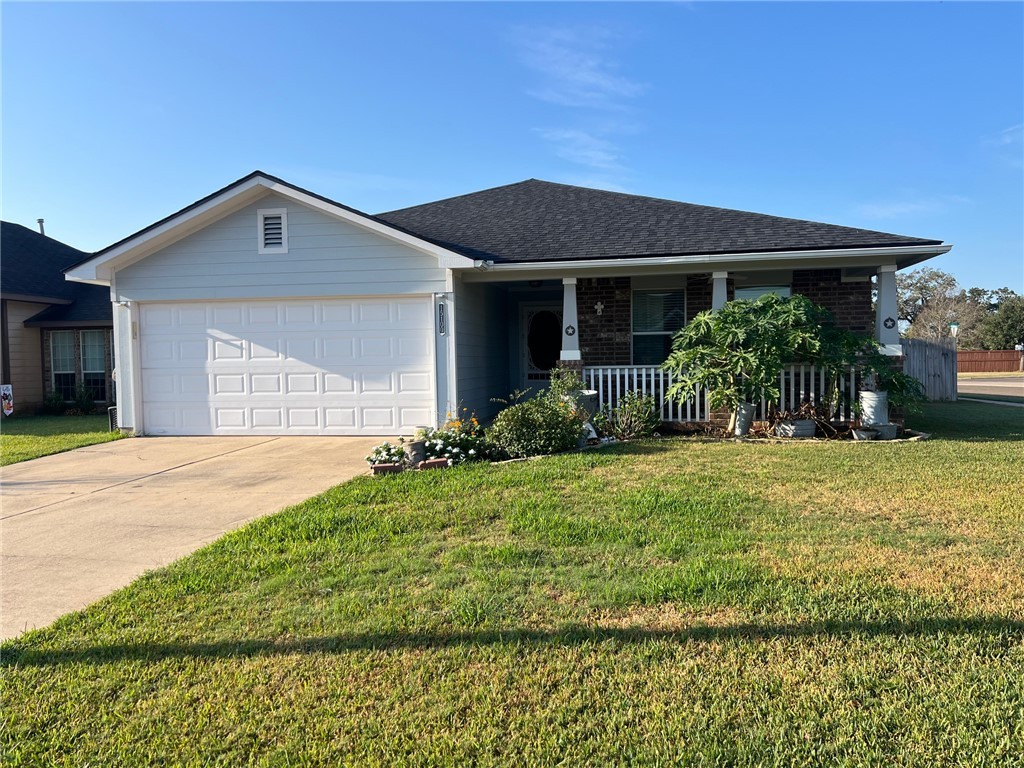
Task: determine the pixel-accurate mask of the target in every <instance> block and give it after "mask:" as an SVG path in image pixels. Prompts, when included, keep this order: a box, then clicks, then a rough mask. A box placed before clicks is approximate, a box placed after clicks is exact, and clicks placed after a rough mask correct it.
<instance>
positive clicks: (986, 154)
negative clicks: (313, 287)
mask: <svg viewBox="0 0 1024 768" xmlns="http://www.w3.org/2000/svg"><path fill="white" fill-rule="evenodd" d="M1022 29H1024V5H1021V4H1020V3H992V4H983V3H941V4H939V3H908V4H897V3H856V4H845V3H843V4H840V3H792V4H777V3H754V4H744V3H714V4H711V3H691V4H679V3H651V4H635V3H600V4H582V3H568V4H549V3H513V4H483V3H479V4H469V3H462V4H440V3H418V4H397V3H394V4H375V5H369V4H365V5H364V4H355V3H313V4H298V3H289V4H273V3H228V4H199V3H173V4H155V3H149V4H127V3H115V4H91V3H81V4H43V3H32V4H27V3H25V4H23V3H4V4H3V6H2V35H3V37H2V43H3V54H2V56H3V58H2V64H3V97H2V98H3V102H2V106H3V144H2V152H3V158H2V159H3V170H2V174H3V178H2V192H3V199H2V213H3V218H4V219H5V220H8V221H17V222H19V223H23V224H26V225H29V226H34V222H35V220H36V219H37V218H39V217H45V218H46V222H47V234H49V235H51V236H53V237H56V238H58V239H60V240H63V241H64V242H67V243H69V244H70V245H73V246H75V247H78V248H82V249H83V250H95V249H98V248H100V247H103V246H105V245H108V244H110V243H111V242H113V241H115V240H118V239H120V238H122V237H124V236H125V235H128V234H130V233H131V232H134V231H135V230H137V229H140V228H142V227H144V226H146V225H148V224H150V223H152V222H153V221H156V220H157V219H159V218H162V217H163V216H165V215H167V214H169V213H171V212H173V211H175V210H177V209H178V208H180V207H182V206H184V205H187V204H188V203H190V202H192V201H194V200H196V199H198V198H200V197H203V196H205V195H206V194H208V193H210V192H212V191H214V190H215V189H217V188H219V187H221V186H224V185H225V184H227V183H229V182H231V181H233V180H235V179H236V178H239V177H241V176H243V175H245V174H246V173H248V172H250V171H252V170H254V169H256V168H259V169H261V170H264V171H267V172H269V173H273V174H276V175H279V176H281V177H283V178H285V179H287V180H288V181H291V182H293V183H295V184H298V185H300V186H303V187H307V188H309V189H311V190H313V191H315V192H317V193H320V194H323V195H326V196H328V197H331V198H334V199H336V200H339V201H341V202H343V203H346V204H348V205H351V206H354V207H356V208H359V209H361V210H364V211H367V212H371V213H375V212H380V211H384V210H390V209H393V208H399V207H402V206H406V205H413V204H416V203H420V202H426V201H429V200H434V199H439V198H442V197H448V196H451V195H457V194H462V193H465V192H470V191H475V190H478V189H483V188H486V187H490V186H496V185H500V184H506V183H510V182H514V181H519V180H522V179H525V178H530V177H535V178H541V179H547V180H551V181H560V182H566V183H571V184H583V185H587V186H600V187H605V188H609V189H618V190H622V191H626V192H633V193H637V194H645V195H652V196H657V197H667V198H672V199H676V200H685V201H688V202H694V203H703V204H707V205H717V206H723V207H727V208H739V209H744V210H752V211H760V212H763V213H771V214H777V215H782V216H792V217H796V218H806V219H814V220H819V221H828V222H832V223H836V224H846V225H850V226H858V227H867V228H870V229H878V230H882V231H888V232H897V233H901V234H908V235H915V236H920V237H929V238H938V239H943V240H946V241H947V242H952V243H953V244H954V245H955V247H954V250H953V252H952V253H950V254H948V255H946V256H943V257H940V258H938V259H935V260H932V261H931V262H930V264H931V265H933V266H936V267H938V268H941V269H945V270H948V271H950V272H952V273H953V274H955V275H956V277H957V278H958V280H959V281H960V282H961V284H962V285H964V286H974V285H977V286H982V287H987V288H994V287H999V286H1002V285H1009V286H1010V287H1011V288H1014V289H1015V290H1017V291H1018V292H1022V291H1024V169H1022V165H1024V163H1022V159H1024V149H1022V143H1021V139H1022V123H1024V35H1022Z"/></svg>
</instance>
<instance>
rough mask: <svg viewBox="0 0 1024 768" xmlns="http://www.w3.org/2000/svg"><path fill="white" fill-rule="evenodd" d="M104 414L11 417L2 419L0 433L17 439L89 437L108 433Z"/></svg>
mask: <svg viewBox="0 0 1024 768" xmlns="http://www.w3.org/2000/svg"><path fill="white" fill-rule="evenodd" d="M108 424H109V422H108V419H107V416H106V415H105V414H100V415H90V416H13V417H9V418H4V419H3V423H2V425H0V431H2V432H3V433H4V434H7V435H18V436H19V437H54V436H58V435H91V434H95V433H97V432H104V433H105V432H109V431H110V430H109V429H108Z"/></svg>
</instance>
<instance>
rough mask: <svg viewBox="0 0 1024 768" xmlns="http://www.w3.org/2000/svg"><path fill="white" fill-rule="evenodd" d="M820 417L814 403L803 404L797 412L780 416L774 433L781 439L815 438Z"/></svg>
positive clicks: (784, 412)
mask: <svg viewBox="0 0 1024 768" xmlns="http://www.w3.org/2000/svg"><path fill="white" fill-rule="evenodd" d="M818 416H819V415H818V412H817V409H816V408H815V407H814V405H813V404H812V403H803V404H801V405H800V407H799V408H797V409H796V410H793V411H782V412H781V413H780V414H778V416H777V417H776V421H775V429H774V432H775V434H776V435H777V436H779V437H814V435H815V434H816V433H817V431H818Z"/></svg>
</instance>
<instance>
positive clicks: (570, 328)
mask: <svg viewBox="0 0 1024 768" xmlns="http://www.w3.org/2000/svg"><path fill="white" fill-rule="evenodd" d="M565 335H566V336H575V335H576V326H574V325H567V326H565Z"/></svg>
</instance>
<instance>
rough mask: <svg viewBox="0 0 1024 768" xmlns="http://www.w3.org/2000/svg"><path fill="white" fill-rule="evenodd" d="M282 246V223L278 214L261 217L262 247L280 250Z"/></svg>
mask: <svg viewBox="0 0 1024 768" xmlns="http://www.w3.org/2000/svg"><path fill="white" fill-rule="evenodd" d="M282 245H284V222H283V221H282V220H281V215H280V214H275V215H274V216H264V217H263V247H264V248H280V247H281V246H282Z"/></svg>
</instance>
